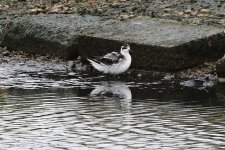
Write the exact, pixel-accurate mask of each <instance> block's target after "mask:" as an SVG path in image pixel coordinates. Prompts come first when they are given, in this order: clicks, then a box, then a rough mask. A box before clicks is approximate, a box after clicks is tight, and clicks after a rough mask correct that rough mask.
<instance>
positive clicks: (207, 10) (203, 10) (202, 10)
mask: <svg viewBox="0 0 225 150" xmlns="http://www.w3.org/2000/svg"><path fill="white" fill-rule="evenodd" d="M200 13H205V14H209V13H211V10H210V9H201V10H200Z"/></svg>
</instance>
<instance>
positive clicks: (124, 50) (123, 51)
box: [120, 44, 131, 53]
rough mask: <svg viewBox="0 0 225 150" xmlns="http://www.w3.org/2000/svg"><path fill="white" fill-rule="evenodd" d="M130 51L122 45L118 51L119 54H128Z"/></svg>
mask: <svg viewBox="0 0 225 150" xmlns="http://www.w3.org/2000/svg"><path fill="white" fill-rule="evenodd" d="M130 51H131V49H130V46H129V45H128V44H124V45H122V46H121V49H120V52H121V53H129V52H130Z"/></svg>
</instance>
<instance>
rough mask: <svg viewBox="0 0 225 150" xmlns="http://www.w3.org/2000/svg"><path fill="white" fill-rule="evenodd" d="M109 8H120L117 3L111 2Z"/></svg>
mask: <svg viewBox="0 0 225 150" xmlns="http://www.w3.org/2000/svg"><path fill="white" fill-rule="evenodd" d="M111 6H112V7H114V8H118V7H119V6H120V3H119V2H113V3H112V5H111Z"/></svg>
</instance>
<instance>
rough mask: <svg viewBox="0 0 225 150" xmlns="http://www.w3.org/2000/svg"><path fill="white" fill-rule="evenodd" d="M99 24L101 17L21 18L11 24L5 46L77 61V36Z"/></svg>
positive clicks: (6, 34)
mask: <svg viewBox="0 0 225 150" xmlns="http://www.w3.org/2000/svg"><path fill="white" fill-rule="evenodd" d="M98 22H99V18H98V17H91V16H79V15H35V16H25V17H19V18H16V19H13V20H12V21H11V22H9V23H8V24H7V28H6V29H5V35H4V40H3V45H4V46H7V47H8V48H9V49H12V50H23V51H27V52H31V53H39V54H50V55H54V56H59V57H62V58H65V59H68V58H75V57H76V56H78V47H77V36H78V35H79V34H80V32H82V31H83V30H86V29H87V28H88V29H92V28H95V27H96V26H98V25H99V23H98Z"/></svg>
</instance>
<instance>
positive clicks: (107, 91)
mask: <svg viewBox="0 0 225 150" xmlns="http://www.w3.org/2000/svg"><path fill="white" fill-rule="evenodd" d="M90 96H91V97H98V98H102V99H106V100H110V99H111V100H120V103H121V106H122V108H130V106H131V101H132V93H131V91H130V89H129V87H128V85H126V84H125V83H123V82H102V84H101V85H97V86H95V89H94V90H92V91H91V93H90Z"/></svg>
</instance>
